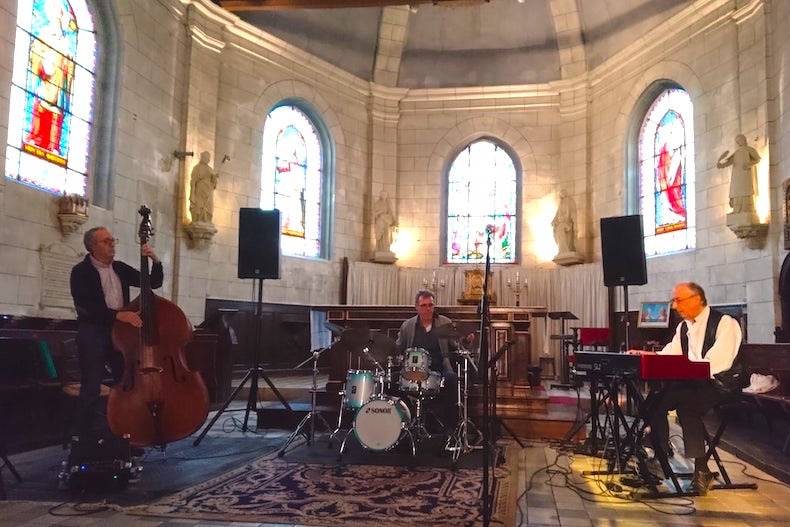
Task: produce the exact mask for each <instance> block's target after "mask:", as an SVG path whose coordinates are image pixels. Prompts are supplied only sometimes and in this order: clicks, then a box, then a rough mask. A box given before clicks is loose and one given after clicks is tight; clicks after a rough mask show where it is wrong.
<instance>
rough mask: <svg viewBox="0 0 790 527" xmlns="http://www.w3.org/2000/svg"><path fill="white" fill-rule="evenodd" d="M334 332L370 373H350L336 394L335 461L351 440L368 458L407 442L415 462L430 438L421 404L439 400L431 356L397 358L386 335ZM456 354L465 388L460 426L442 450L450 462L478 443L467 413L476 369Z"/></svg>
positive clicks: (417, 353)
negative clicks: (337, 447)
mask: <svg viewBox="0 0 790 527" xmlns="http://www.w3.org/2000/svg"><path fill="white" fill-rule="evenodd" d="M335 328H336V329H337V330H339V331H341V332H342V333H341V334H340V341H342V342H344V343H345V344H346V345H347V347H349V348H352V349H353V348H354V347H356V346H358V347H356V349H358V350H359V351H361V353H362V355H364V356H365V357H366V358H367V359H368V360H369V361H370V363H371V364H373V366H374V369H372V370H348V373H347V374H346V381H345V385H344V388H343V390H342V391H341V392H340V395H341V396H342V397H341V402H340V411H339V415H338V421H337V427H336V428H335V429H334V431H333V432H332V433H331V434H330V436H329V446H330V448H331V446H332V441H333V440H334V439H335V438H338V439H339V436H340V435H343V440H342V442H341V444H340V450H339V452H338V460H342V456H343V453H344V452H345V450H346V446H347V444H348V440H349V438H353V439H356V441H357V443H359V444H360V445H361V446H362V447H363V448H364V449H365V450H368V451H372V452H387V451H391V450H392V449H394V448H395V447H396V446H397V445H398V444H400V443H401V442H402V441H403V440H405V439H408V444H409V446H410V449H411V453H412V456H416V455H417V446H418V445H419V444H421V443H422V442H423V441H424V440H426V439H430V438H432V437H434V434H431V433H430V432H429V431H428V428H427V427H426V417H427V415H426V411H425V403H426V402H428V401H430V400H433V399H435V398H436V397H438V396H439V393H440V391H441V390H442V388H444V379H443V378H442V376H441V375H440V374H438V373H437V372H435V371H431V356H430V353H429V352H428V351H427V350H425V349H422V348H410V349H407V350H405V352H404V353H402V354H398V353H397V347H396V344H395V342H394V341H392V339H390V338H389V337H387V336H386V335H384V334H381V333H376V334H374V335H373V336H372V338H371V337H370V332H368V330H359V329H356V328H353V329H342V328H339V327H336V326H335V327H334V328H333V327H330V329H333V332H334V330H335ZM453 331H454V330H453ZM363 334H366V335H363ZM455 353H456V354H457V356H458V358H459V359H460V361H459V364H458V378H459V380H462V381H463V382H459V383H458V389H457V393H456V394H455V395H456V397H457V408H458V415H459V418H458V425H457V426H456V427H455V429H454V430H453V431H452V432H451V433H450V434H449V438H448V440H447V442H446V444H445V450H446V451H447V452H449V453H450V455H451V457H452V459H453V461H456V460H457V459H458V457H459V456H460V455H462V454H464V453H467V452H470V451H471V450H473V449H475V448H479V447H477V446H476V443H478V442H479V439H480V433H479V431H478V429H477V427H476V426H475V425H474V424H473V423H472V422H471V420H470V419H469V415H468V411H467V400H468V390H467V385H468V381H469V377H468V367H469V365H470V364H471V365H472V367H473V368H475V370H476V369H477V366H476V364H475V359H474V357H473V354H472V353H471V352H470V351H468V350H465V349H463V348H461V349H459V350H458V351H456V352H455ZM349 415H350V416H351V422H350V426H349V425H346V426H344V419H347V417H348V416H349ZM440 423H441V422H440ZM470 438H471V440H470Z"/></svg>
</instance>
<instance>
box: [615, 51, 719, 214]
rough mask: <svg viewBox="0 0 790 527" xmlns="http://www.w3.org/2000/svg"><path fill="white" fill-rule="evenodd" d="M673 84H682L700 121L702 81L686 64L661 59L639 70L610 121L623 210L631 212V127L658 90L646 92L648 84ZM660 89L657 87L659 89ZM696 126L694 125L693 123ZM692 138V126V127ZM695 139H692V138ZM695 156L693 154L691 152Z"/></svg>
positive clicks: (632, 128) (650, 86) (704, 111)
mask: <svg viewBox="0 0 790 527" xmlns="http://www.w3.org/2000/svg"><path fill="white" fill-rule="evenodd" d="M672 84H676V85H678V86H680V87H681V88H683V89H684V90H685V91H686V92H687V93H688V94H689V96H690V97H691V101H692V103H693V105H694V122H695V125H696V124H698V123H701V122H704V121H703V119H702V116H704V115H705V113H706V112H707V110H706V108H705V107H704V104H705V103H704V100H703V98H702V97H701V95H702V94H703V89H702V83H701V82H700V80H699V77H698V76H697V74H696V73H694V71H693V70H692V69H691V68H690V67H688V66H687V65H686V64H683V63H680V62H675V61H663V62H660V63H659V64H656V65H654V66H653V67H651V68H649V69H648V70H646V71H645V72H643V73H642V74H641V75H640V76H639V78H638V79H637V81H636V82H634V84H633V85H632V87H631V90H630V91H629V93H628V95H627V97H626V98H625V100H624V101H623V104H622V105H621V106H620V112H619V114H618V115H617V119H616V120H615V125H614V137H617V138H618V141H619V144H618V148H619V151H620V152H622V155H621V156H620V157H619V158H620V160H621V162H622V166H621V167H619V168H620V173H621V174H622V177H621V178H620V180H619V182H618V183H619V184H620V185H622V187H623V190H624V191H623V199H624V203H623V205H622V206H623V210H625V211H626V212H632V211H631V210H629V209H632V208H633V203H631V202H632V200H633V199H634V198H633V196H631V194H633V192H632V190H631V189H632V186H633V184H634V178H635V177H636V176H635V174H634V171H633V166H634V164H635V163H634V161H633V159H634V158H633V156H634V149H635V145H634V140H633V137H634V128H635V127H636V128H637V130H638V127H639V125H640V123H641V119H642V117H643V116H644V112H645V111H646V109H647V107H649V105H650V104H651V103H652V101H653V100H654V99H655V96H657V95H658V93H655V94H652V93H650V91H651V88H652V87H657V88H661V86H669V85H672ZM659 91H660V89H659ZM695 127H696V126H695ZM694 135H695V139H696V135H697V133H696V130H695V133H694ZM695 142H696V141H695ZM695 157H696V154H695Z"/></svg>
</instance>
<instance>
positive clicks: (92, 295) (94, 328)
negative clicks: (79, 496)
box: [70, 227, 164, 439]
mask: <svg viewBox="0 0 790 527" xmlns="http://www.w3.org/2000/svg"><path fill="white" fill-rule="evenodd" d="M115 242H116V239H115V238H113V235H112V232H110V230H109V229H107V228H106V227H94V228H92V229H89V230H88V231H86V232H85V235H84V237H83V243H84V244H85V249H87V251H88V254H87V255H86V256H85V259H84V260H82V261H81V262H80V263H78V264H77V265H75V266H74V268H72V270H71V280H70V283H71V296H72V298H73V299H74V307H75V308H76V310H77V351H78V354H79V364H80V394H79V399H78V403H77V414H76V419H75V422H74V423H73V425H72V434H76V435H78V436H79V438H80V439H88V438H90V437H91V435H92V432H93V420H94V416H95V414H96V410H97V409H98V405H99V401H100V389H101V383H102V379H104V377H105V375H106V368H108V367H109V369H110V372H111V374H112V377H113V379H114V380H116V381H117V380H119V379H120V378H121V376H122V374H123V356H122V355H121V354H120V353H118V352H117V351H115V350H114V349H113V345H112V338H111V334H112V326H113V323H114V322H115V321H116V320H119V321H121V322H124V323H127V324H131V325H132V326H134V327H137V328H139V327H141V326H142V325H143V322H142V320H141V319H140V316H139V314H138V313H136V312H134V311H121V308H122V307H123V306H125V305H126V304H128V303H129V286H134V287H140V272H139V271H138V270H136V269H134V268H133V267H131V266H130V265H127V264H125V263H124V262H120V261H117V260H115ZM141 254H142V255H143V256H147V257H149V258H151V260H153V262H154V264H153V266H152V268H151V287H152V288H153V289H157V288H159V287H161V286H162V281H163V279H164V272H163V270H162V263H161V262H160V261H159V258H158V257H157V256H156V253H154V250H153V249H152V248H151V247H149V246H148V244H144V245H143V246H142V247H141Z"/></svg>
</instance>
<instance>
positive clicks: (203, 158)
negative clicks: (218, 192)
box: [184, 152, 219, 249]
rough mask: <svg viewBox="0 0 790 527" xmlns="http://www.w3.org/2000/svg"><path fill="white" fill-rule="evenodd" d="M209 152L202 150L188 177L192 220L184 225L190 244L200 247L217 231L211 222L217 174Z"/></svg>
mask: <svg viewBox="0 0 790 527" xmlns="http://www.w3.org/2000/svg"><path fill="white" fill-rule="evenodd" d="M209 161H211V154H209V153H208V152H202V153H201V154H200V162H198V164H197V165H195V166H194V168H193V169H192V173H191V174H190V178H189V214H190V215H191V216H192V222H191V223H189V224H188V225H184V230H185V231H186V233H187V236H189V240H190V241H191V245H192V246H193V247H194V248H196V249H202V248H204V247H207V246H208V245H210V244H211V240H212V238H213V237H214V235H215V234H216V233H217V228H216V227H214V223H212V220H213V215H214V190H215V189H216V188H217V182H218V181H219V174H217V173H216V172H215V171H214V169H213V168H211V165H209Z"/></svg>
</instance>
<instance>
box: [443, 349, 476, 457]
mask: <svg viewBox="0 0 790 527" xmlns="http://www.w3.org/2000/svg"><path fill="white" fill-rule="evenodd" d="M459 355H461V356H463V358H464V361H463V367H462V366H461V364H460V363H459V364H458V365H457V368H458V378H459V379H461V378H463V388H462V387H461V383H460V382H459V383H458V386H457V397H458V419H459V423H458V426H456V427H455V431H454V432H453V433H452V434H450V437H448V438H447V443H446V444H445V447H444V449H445V450H447V451H448V452H450V457H451V458H452V460H453V462H456V461H458V458H459V457H460V456H461V454H467V453H469V452H471V451H472V450H475V449H480V448H483V447H482V446H481V445H471V444H469V429H470V428H472V429H473V430H474V435H476V436H477V441H476V442H477V443H479V442H480V429H479V428H477V425H475V424H474V423H473V422H472V420H471V419H469V407H468V403H469V389H468V386H469V364H471V365H472V367H474V369H475V371H477V365H476V364H475V362H474V360H472V358H471V356H470V353H469V351H467V350H463V351H460V352H459ZM462 374H463V377H462V376H461V375H462Z"/></svg>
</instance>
